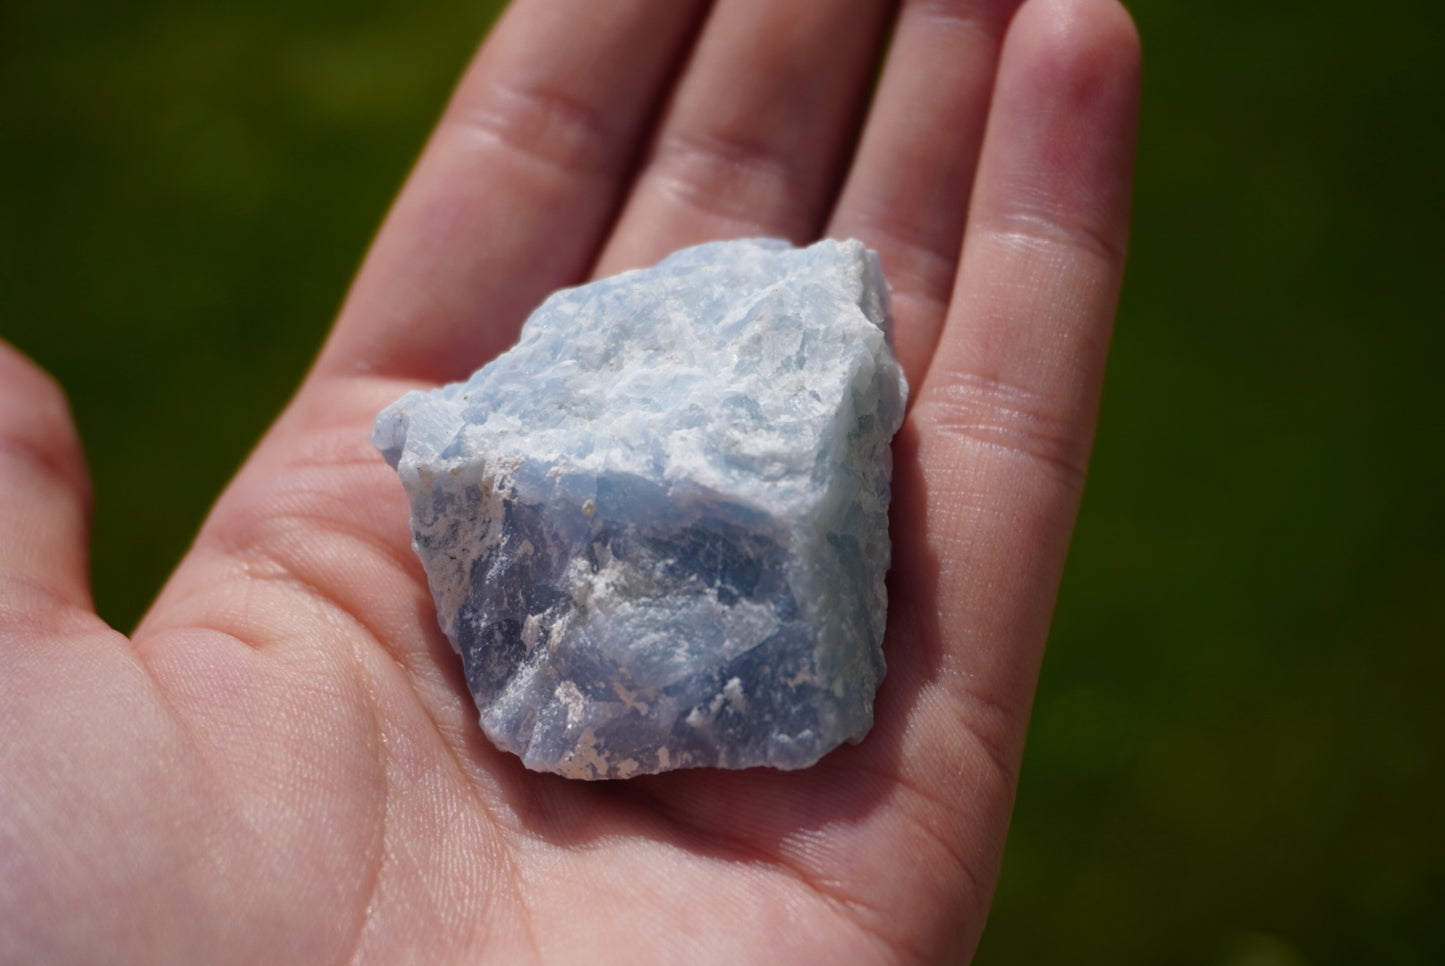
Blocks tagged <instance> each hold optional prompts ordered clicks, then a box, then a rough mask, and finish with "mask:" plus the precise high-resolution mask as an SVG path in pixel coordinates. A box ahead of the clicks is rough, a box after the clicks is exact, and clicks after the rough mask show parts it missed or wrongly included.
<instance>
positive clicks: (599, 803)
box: [0, 0, 1138, 964]
mask: <svg viewBox="0 0 1445 966" xmlns="http://www.w3.org/2000/svg"><path fill="white" fill-rule="evenodd" d="M706 7H707V4H706V3H703V2H701V0H668V2H666V3H661V2H645V0H610V2H607V3H598V2H596V0H515V2H514V3H513V5H512V8H511V9H510V11H509V12H508V13H507V14H506V16H505V18H504V19H503V21H502V22H501V24H500V25H499V26H498V27H497V28H496V30H495V32H494V33H493V35H492V37H491V39H490V40H489V41H488V43H487V44H486V46H485V48H484V49H483V50H482V52H481V53H480V55H479V56H478V57H477V59H476V61H475V63H474V64H473V65H472V66H471V68H470V69H469V71H468V73H467V75H466V76H465V78H464V79H463V81H462V82H461V85H460V87H459V89H458V91H457V93H456V95H455V97H454V99H453V101H452V103H451V106H450V107H449V109H448V110H447V112H446V114H445V116H444V117H443V119H442V120H441V123H440V125H439V127H438V129H437V131H436V133H435V135H434V137H433V138H432V140H431V143H430V145H429V146H428V147H427V149H426V152H425V154H424V155H423V157H422V159H421V161H420V163H419V164H418V166H417V169H416V171H415V173H414V174H413V175H412V177H411V179H410V181H409V182H408V184H407V186H406V188H405V190H404V192H403V193H402V195H401V196H400V198H399V200H398V201H397V203H396V205H395V208H394V210H393V211H392V212H391V214H390V216H389V218H388V219H387V222H386V225H385V227H384V229H383V231H382V232H381V234H380V236H379V237H378V238H377V241H376V244H375V246H374V248H373V250H372V252H371V254H370V256H369V257H368V258H367V260H366V263H365V265H364V267H363V269H362V271H361V274H360V276H359V277H358V279H357V281H356V284H355V286H354V289H353V291H352V293H351V296H350V298H349V300H348V301H347V303H346V305H345V307H344V309H343V311H342V313H341V316H340V319H339V320H338V322H337V324H336V328H335V330H334V332H333V333H332V335H331V337H330V339H329V341H328V342H327V344H326V346H325V349H324V350H323V352H322V354H321V356H320V358H319V360H318V361H317V363H316V365H315V366H314V368H313V370H312V371H311V373H310V375H309V376H308V377H307V379H306V380H305V382H304V384H303V385H302V386H301V387H300V390H299V391H298V393H297V395H296V397H295V399H294V401H293V402H292V403H291V405H290V406H289V407H288V408H287V410H286V412H285V413H284V414H283V415H282V416H281V417H280V419H279V420H278V421H277V422H276V424H275V426H274V427H273V428H272V429H271V431H270V432H269V433H268V434H267V436H266V438H265V439H264V440H263V441H262V443H261V444H260V445H259V446H258V448H257V449H256V452H255V453H254V454H253V455H252V457H251V458H250V460H249V461H248V462H247V464H246V465H245V467H244V468H243V469H242V470H241V472H240V473H239V475H238V476H237V477H236V479H235V480H234V482H233V483H232V484H231V485H230V487H229V488H228V489H227V490H226V491H225V493H224V494H223V495H222V496H221V498H220V500H219V502H218V503H217V504H216V506H215V509H214V511H213V512H212V514H211V516H210V518H209V520H208V521H207V522H206V524H205V526H204V528H203V529H202V531H201V533H200V535H199V536H198V537H197V540H196V542H195V545H194V547H193V548H192V549H191V551H190V553H189V554H188V555H187V556H186V558H185V559H184V561H183V562H182V563H181V565H180V567H179V569H178V570H177V571H176V573H175V575H174V577H173V578H172V579H171V581H170V582H169V584H168V585H167V586H166V588H165V590H164V591H163V592H162V594H161V595H160V597H159V599H158V600H157V601H156V603H155V605H154V607H153V609H152V610H151V611H150V613H149V614H148V615H147V616H146V618H145V619H144V621H143V622H142V623H141V625H140V627H139V629H138V630H137V631H136V633H135V635H134V637H133V639H131V640H127V639H125V638H124V637H123V636H122V635H120V634H119V633H117V632H116V631H114V630H111V629H110V628H107V627H106V626H104V624H103V623H102V622H101V621H100V620H99V619H98V618H97V617H96V616H95V614H94V612H93V610H92V608H91V603H90V595H89V590H88V587H87V579H86V552H85V542H86V527H87V509H86V507H87V482H86V476H85V471H84V468H83V462H82V458H81V456H80V452H79V447H78V444H77V442H76V440H75V436H74V430H73V428H72V426H71V424H70V421H69V418H68V416H67V414H66V410H65V405H64V402H63V401H62V398H61V396H60V394H59V393H58V391H57V390H56V389H55V387H54V386H53V385H52V384H51V383H50V382H49V380H48V379H46V377H44V376H43V375H42V374H40V373H39V372H38V371H37V370H36V369H34V367H33V366H31V365H30V364H29V363H28V362H26V361H24V360H23V359H22V358H20V357H19V356H18V355H16V354H15V353H13V352H11V351H9V350H3V347H0V350H3V351H0V528H3V530H0V532H3V533H4V534H5V540H4V542H3V545H0V734H3V736H4V738H3V744H0V960H3V961H5V962H22V961H23V962H99V961H105V962H108V963H110V962H144V963H163V962H182V963H198V962H207V963H216V962H232V961H234V962H244V963H261V962H264V963H286V962H297V963H306V964H314V963H328V962H345V961H353V960H355V961H366V962H382V963H395V962H412V961H415V962H428V963H438V962H450V961H466V962H480V961H483V960H485V961H495V962H502V963H518V962H533V961H542V960H555V961H561V962H568V963H571V962H580V961H589V962H612V961H617V962H628V963H633V962H714V961H726V962H734V963H752V962H759V961H773V960H775V961H780V962H825V963H826V962H837V963H852V962H892V961H934V960H940V959H945V958H948V957H959V958H962V957H966V956H967V955H968V953H969V952H970V951H971V950H972V948H973V946H974V944H975V943H976V942H977V939H978V936H979V932H980V930H981V928H982V926H983V921H984V916H985V912H986V910H987V906H988V903H989V898H990V893H991V890H992V887H993V882H994V879H995V877H996V875H997V870H998V865H999V861H1000V855H1001V851H1002V847H1003V841H1004V835H1005V830H1006V826H1007V823H1008V817H1009V811H1010V807H1011V804H1012V796H1013V789H1014V779H1015V773H1016V771H1017V768H1018V763H1019V758H1020V754H1021V749H1022V744H1023V738H1024V730H1025V724H1026V721H1027V717H1028V712H1029V704H1030V700H1031V696H1032V693H1033V688H1034V681H1035V677H1036V674H1037V670H1038V665H1039V660H1040V655H1041V652H1042V649H1043V644H1044V639H1045V636H1046V632H1047V627H1048V622H1049V614H1050V610H1051V607H1052V603H1053V598H1054V593H1055V590H1056V587H1057V584H1058V580H1059V574H1060V570H1061V567H1062V563H1063V559H1064V552H1065V548H1066V545H1067V542H1068V537H1069V531H1070V529H1071V527H1072V523H1073V518H1074V514H1075V510H1076V506H1077V503H1078V500H1079V493H1080V488H1081V485H1082V482H1083V476H1084V468H1085V464H1086V461H1087V456H1088V452H1089V446H1090V440H1091V435H1092V431H1093V422H1094V416H1095V410H1096V406H1097V400H1098V395H1099V387H1100V382H1101V378H1102V373H1103V367H1104V356H1105V348H1106V344H1107V342H1108V337H1109V330H1110V326H1111V322H1112V317H1113V313H1114V307H1115V301H1116V295H1117V290H1118V286H1119V279H1120V272H1121V268H1122V262H1123V251H1124V244H1125V235H1126V222H1127V208H1128V197H1129V180H1130V165H1131V155H1132V140H1133V125H1134V114H1135V105H1136V98H1137V93H1136V87H1137V73H1138V67H1137V59H1138V54H1137V41H1136V38H1135V34H1134V32H1133V28H1132V26H1131V24H1130V22H1129V19H1128V17H1127V15H1126V14H1125V13H1124V12H1123V10H1122V8H1120V7H1119V6H1118V5H1117V3H1116V2H1115V0H1027V2H1026V3H1023V5H1022V7H1021V8H1020V7H1018V4H1017V3H1013V2H1007V0H956V2H949V0H914V2H904V3H903V4H902V5H901V11H900V12H899V13H898V15H897V23H896V27H895V32H894V35H893V41H892V49H891V52H890V54H889V56H888V59H887V62H886V67H885V70H884V72H883V74H882V78H881V81H880V83H879V86H878V88H877V90H876V93H875V94H874V96H873V100H872V108H871V110H870V111H868V113H867V117H866V120H865V122H864V123H863V124H862V126H861V128H860V127H859V125H858V120H859V117H860V115H861V114H862V113H863V109H864V103H865V100H866V98H867V97H868V94H869V85H870V82H871V81H872V79H873V76H874V66H875V64H876V62H877V58H878V56H879V54H880V49H881V45H882V43H883V40H884V37H885V35H886V34H887V33H888V30H889V23H890V20H891V18H892V16H893V12H892V9H891V7H890V4H889V3H886V2H883V0H859V2H849V3H840V2H836V0H796V2H788V3H776V2H772V0H719V2H717V3H716V4H715V5H714V9H713V10H712V11H711V13H708V12H707V10H706ZM820 233H822V234H828V235H832V236H837V237H850V236H851V237H857V238H861V239H863V240H864V241H865V242H866V243H867V244H869V245H870V246H872V247H873V248H875V249H877V250H878V251H879V252H880V253H881V256H882V259H883V264H884V266H885V269H886V271H887V274H888V277H889V279H890V280H891V282H892V284H893V286H894V300H893V305H894V311H895V316H896V331H897V348H898V353H899V356H900V358H901V360H902V362H903V364H904V366H905V368H906V370H907V373H908V376H909V380H910V382H911V384H912V385H913V387H914V394H913V405H912V410H911V413H910V416H909V418H908V421H907V423H906V425H905V427H904V429H903V431H902V433H901V434H900V436H899V438H898V440H897V443H896V455H897V459H896V483H895V490H894V503H893V516H892V525H893V533H894V540H895V566H894V570H893V572H892V574H891V576H890V588H891V595H892V598H891V609H890V614H889V639H888V641H887V644H886V653H887V656H888V661H889V666H890V671H889V677H888V679H887V680H886V681H885V682H884V685H883V688H882V690H881V692H880V694H879V698H878V704H877V725H876V728H875V730H874V732H873V733H872V734H871V735H870V736H869V737H868V738H867V740H866V741H864V742H863V743H862V744H860V745H858V746H850V747H845V748H843V749H840V750H839V751H837V752H835V753H833V754H831V755H829V756H828V757H827V758H825V759H824V760H823V761H822V762H821V763H820V764H819V765H817V766H816V767H814V768H812V769H809V770H806V771H801V772H792V773H783V772H776V771H771V770H767V769H759V770H752V771H745V772H720V771H712V770H705V771H694V772H677V773H671V774H666V775H659V776H654V777H649V778H643V779H637V780H633V781H629V782H610V783H580V782H570V781H567V780H564V779H560V778H556V777H553V776H548V775H536V774H532V773H529V772H527V771H525V770H524V769H523V768H522V767H521V766H520V764H519V763H518V762H517V760H516V759H514V758H512V757H510V756H508V755H506V754H503V753H500V752H497V751H495V750H494V749H492V748H491V747H490V746H489V745H488V744H487V743H486V741H485V740H484V739H483V738H482V736H481V734H480V731H479V729H478V727H477V725H476V723H475V710H474V708H473V705H472V702H471V699H470V697H469V696H468V694H467V691H466V687H465V683H464V682H463V680H462V678H461V675H460V672H459V662H458V661H457V659H456V658H455V657H454V655H453V654H452V652H451V650H450V647H449V646H448V644H447V643H446V641H445V640H444V639H443V637H442V636H441V634H440V632H439V631H438V629H437V626H436V620H435V616H434V611H433V608H432V604H431V601H430V598H429V597H428V594H427V592H426V589H425V584H424V580H423V575H422V572H421V569H420V566H419V564H418V562H417V560H416V559H415V557H414V555H413V554H412V552H411V550H410V549H409V545H408V539H409V534H408V531H407V511H406V504H405V500H404V498H403V494H402V491H401V487H400V485H399V484H398V483H397V480H396V478H395V475H394V474H393V473H392V472H391V471H390V470H389V469H387V468H386V467H385V465H384V464H383V463H382V461H381V458H380V457H379V456H378V455H377V453H375V452H374V451H373V450H372V449H371V447H370V445H369V443H368V442H367V434H368V432H369V429H370V426H371V422H372V419H373V417H374V416H375V414H376V412H377V411H378V410H379V409H380V408H381V407H382V406H383V405H385V404H386V403H388V402H390V401H392V400H393V399H395V398H396V397H397V396H399V395H400V394H401V393H402V392H403V391H405V390H407V389H411V388H416V387H429V386H433V385H436V384H437V383H439V382H443V381H447V380H453V379H457V378H461V377H463V376H464V375H466V374H467V373H468V372H470V371H471V370H472V369H473V368H475V367H476V366H478V365H480V364H481V363H483V362H484V361H486V360H487V359H489V358H491V357H492V356H494V355H495V354H496V353H498V352H500V351H501V350H503V349H504V348H506V347H507V346H508V345H509V344H510V343H511V342H512V341H513V339H514V337H515V336H516V333H517V330H518V327H519V325H520V324H521V321H522V319H523V317H524V316H525V314H526V313H527V312H528V311H529V310H530V309H531V308H533V307H534V306H535V305H536V304H537V303H538V302H539V301H540V300H541V299H542V297H543V296H545V295H546V294H547V293H548V292H549V291H551V290H553V289H555V288H558V287H560V286H564V285H569V284H574V283H577V282H579V281H581V280H584V279H586V278H587V277H589V276H596V275H603V274H610V273H612V272H615V271H617V270H620V269H623V268H628V267H633V266H637V265H642V264H645V263H649V262H651V261H654V260H655V259H657V258H659V257H660V256H662V255H663V254H665V253H666V252H668V251H670V250H672V249H675V248H678V247H680V246H684V245H689V244H692V243H695V242H700V241H703V240H707V239H711V238H718V237H731V236H746V235H785V236H788V237H790V238H792V239H793V240H795V241H798V242H803V241H807V240H809V239H811V238H813V237H816V236H817V235H819V234H820Z"/></svg>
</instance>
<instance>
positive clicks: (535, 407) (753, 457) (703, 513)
mask: <svg viewBox="0 0 1445 966" xmlns="http://www.w3.org/2000/svg"><path fill="white" fill-rule="evenodd" d="M887 327H888V310H887V287H886V285H885V283H884V281H883V276H882V272H881V270H880V269H879V266H878V260H877V257H876V256H875V255H874V254H873V253H872V252H870V251H868V250H867V249H866V248H864V247H863V245H862V244H861V243H859V242H856V241H848V242H834V241H822V242H819V243H817V244H815V245H812V246H810V247H808V248H793V247H791V246H790V245H788V244H787V243H786V242H782V241H776V240H748V241H734V242H717V243H712V244H707V245H700V246H697V247H696V248H690V249H686V250H684V251H680V252H677V253H675V254H673V255H672V256H670V257H668V258H667V259H665V260H664V261H662V262H661V263H660V264H658V265H657V266H655V267H653V268H649V269H642V270H638V271H632V272H625V273H623V274H621V275H618V276H615V277H613V278H608V279H603V280H601V281H598V282H593V283H591V284H588V285H583V286H581V287H578V288H573V289H568V290H565V291H561V292H557V293H556V294H554V295H553V296H552V297H551V298H549V299H547V301H546V302H544V303H543V305H542V306H541V308H539V309H538V310H537V311H536V312H535V313H533V315H532V317H531V318H530V319H528V320H527V323H526V325H525V327H524V328H523V330H522V334H521V339H520V341H519V342H518V344H517V345H516V346H515V347H514V348H513V349H512V350H511V351H509V352H507V353H506V354H504V355H502V356H500V357H498V358H497V359H496V360H494V361H493V362H491V363H490V364H488V365H487V366H485V367H483V368H482V369H480V370H478V371H477V372H476V373H475V374H474V375H473V376H472V377H471V378H470V379H469V380H467V381H466V382H464V383H454V384H452V385H448V386H444V387H442V388H440V389H437V390H435V391H432V392H425V393H423V392H412V393H408V394H407V395H405V396H403V397H402V398H401V399H400V400H398V401H397V402H396V403H394V404H393V405H391V406H389V407H388V408H387V409H385V410H384V411H383V412H382V413H381V414H380V416H378V417H377V421H376V428H375V432H374V433H373V436H372V440H373V442H374V443H375V444H376V446H377V447H378V448H379V449H380V450H381V451H382V453H383V454H384V455H385V457H386V459H387V461H388V462H389V463H391V465H392V466H394V467H395V468H396V470H397V472H398V473H399V474H400V476H401V481H402V483H403V485H404V486H405V488H406V491H407V494H408V496H409V498H410V501H411V526H412V533H413V536H414V540H413V545H414V546H415V548H416V551H417V553H418V554H419V555H420V556H421V559H422V562H423V564H424V565H425V568H426V572H427V578H428V580H429V581H430V584H431V590H432V594H433V596H434V598H435V600H436V605H437V613H438V617H439V619H440V622H441V626H442V629H443V630H444V631H445V632H446V634H447V636H448V637H449V638H450V639H451V641H452V644H453V645H454V646H455V647H456V649H457V650H458V652H459V653H460V654H461V656H462V661H463V665H464V668H465V671H466V678H467V683H468V685H469V686H470V687H471V691H472V695H473V696H474V697H475V698H476V702H477V706H478V708H479V709H480V710H481V723H482V727H483V729H484V730H485V731H486V733H487V735H488V736H489V737H490V738H491V740H492V741H493V742H494V743H495V744H496V745H498V746H499V747H501V748H504V749H506V750H508V751H511V752H514V753H515V754H517V755H519V756H520V757H521V758H522V760H523V762H525V763H526V765H527V767H529V768H533V769H537V770H541V771H551V772H557V773H559V774H562V775H567V776H570V777H575V778H625V777H629V776H632V775H641V774H648V773H652V772H659V771H666V770H669V769H674V768H690V767H700V766H720V767H725V768H748V767H751V766H755V765H769V766H772V767H775V768H802V767H805V766H807V765H811V764H812V763H814V762H815V761H817V760H818V759H819V758H820V757H821V756H822V755H824V754H825V753H827V752H828V751H830V750H832V749H833V748H835V747H837V746H838V745H839V744H840V743H842V742H844V741H858V740H860V739H861V738H862V737H863V735H864V734H865V733H866V732H867V731H868V729H869V727H870V726H871V724H872V720H873V696H874V692H875V691H876V689H877V687H878V683H879V681H880V680H881V679H882V676H883V671H884V662H883V652H882V647H881V644H882V638H883V628H884V619H885V613H886V610H887V592H886V590H885V588H884V575H885V573H886V571H887V569H888V560H889V542H888V499H889V481H890V475H891V469H892V463H891V459H890V455H889V443H890V440H891V438H892V436H893V434H894V432H895V431H896V430H897V429H898V426H899V424H900V422H901V421H902V419H903V408H904V402H905V399H906V396H907V386H906V384H905V382H904V379H903V375H902V373H901V371H900V369H899V367H898V364H897V362H896V361H895V360H894V358H893V355H892V352H891V351H890V349H889V346H888V340H887Z"/></svg>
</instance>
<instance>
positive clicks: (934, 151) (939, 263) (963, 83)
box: [827, 0, 1018, 385]
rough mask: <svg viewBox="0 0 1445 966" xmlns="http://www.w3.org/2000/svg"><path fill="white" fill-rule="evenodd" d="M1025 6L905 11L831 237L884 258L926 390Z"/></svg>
mask: <svg viewBox="0 0 1445 966" xmlns="http://www.w3.org/2000/svg"><path fill="white" fill-rule="evenodd" d="M1017 6H1018V0H911V2H906V3H905V4H904V5H903V8H902V11H901V13H900V14H899V18H898V24H897V27H896V29H895V31H894V36H893V41H892V43H891V45H890V46H889V50H888V59H887V62H886V63H885V65H884V70H883V76H882V80H881V82H880V84H879V87H878V92H877V95H876V96H875V97H874V99H873V105H872V107H871V109H870V110H869V113H868V121H867V125H866V126H865V128H864V130H863V136H862V140H861V142H860V144H859V147H858V153H857V156H856V157H855V158H854V160H853V164H852V167H851V169H850V170H849V172H848V179H847V182H846V184H845V185H844V188H843V192H842V195H841V197H840V198H839V200H838V204H837V206H836V208H835V209H834V211H833V215H832V218H831V221H830V222H829V225H828V230H827V233H828V234H829V235H831V236H833V237H835V238H858V239H861V240H862V241H863V242H865V243H866V244H867V245H868V246H869V247H870V248H872V249H874V250H875V251H877V252H878V254H879V257H880V259H881V260H882V262H883V269H884V273H885V274H886V276H887V277H888V280H889V284H890V286H891V287H892V306H893V315H894V348H895V351H896V353H897V355H898V359H899V362H900V363H902V365H903V369H904V372H905V373H907V375H908V378H909V380H910V382H911V383H912V384H913V385H918V384H919V383H920V382H921V381H922V378H923V373H924V370H925V369H926V368H927V365H928V359H929V356H930V355H932V352H933V347H934V344H935V342H936V341H937V338H938V331H939V329H940V328H941V326H942V324H943V316H944V311H945V310H946V308H947V306H948V300H949V296H950V294H951V292H952V290H953V280H954V276H955V274H956V272H957V270H958V254H959V249H960V247H961V246H962V244H963V225H964V218H965V216H966V215H967V211H968V196H969V192H970V190H971V188H972V186H973V177H974V173H975V168H976V165H977V160H978V149H979V143H980V141H981V140H982V138H983V127H984V121H985V119H986V117H987V116H988V100H989V94H990V92H991V91H992V89H993V79H994V70H995V68H996V67H997V64H998V51H999V46H1000V45H1001V43H1002V41H1003V33H1004V30H1005V28H1006V27H1007V26H1008V22H1009V19H1010V17H1011V16H1012V15H1013V12H1014V10H1015V9H1016V8H1017Z"/></svg>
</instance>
